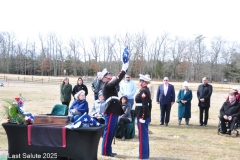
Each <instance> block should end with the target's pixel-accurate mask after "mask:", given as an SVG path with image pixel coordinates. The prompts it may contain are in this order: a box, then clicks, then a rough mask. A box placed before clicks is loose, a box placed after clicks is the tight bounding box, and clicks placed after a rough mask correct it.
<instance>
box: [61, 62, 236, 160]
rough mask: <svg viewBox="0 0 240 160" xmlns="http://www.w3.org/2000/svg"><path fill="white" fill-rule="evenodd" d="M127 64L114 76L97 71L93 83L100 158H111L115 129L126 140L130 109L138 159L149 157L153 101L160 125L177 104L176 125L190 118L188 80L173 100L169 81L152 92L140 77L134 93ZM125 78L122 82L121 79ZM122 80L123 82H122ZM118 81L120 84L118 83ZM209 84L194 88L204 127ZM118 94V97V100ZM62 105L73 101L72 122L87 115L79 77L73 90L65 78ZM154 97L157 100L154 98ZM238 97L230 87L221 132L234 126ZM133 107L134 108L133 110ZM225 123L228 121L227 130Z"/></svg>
mask: <svg viewBox="0 0 240 160" xmlns="http://www.w3.org/2000/svg"><path fill="white" fill-rule="evenodd" d="M127 69H128V63H126V64H123V67H122V70H121V71H120V72H119V74H118V75H117V76H116V77H115V76H113V75H112V73H111V72H109V71H107V69H104V70H103V71H102V72H98V73H97V76H96V77H95V79H94V80H93V83H92V91H93V93H94V100H95V101H94V104H93V107H92V110H91V114H92V115H91V116H92V117H93V118H95V119H96V120H97V121H99V122H100V123H101V124H105V129H104V133H103V136H102V138H103V140H102V155H104V156H110V157H114V156H116V155H117V153H114V152H113V151H112V141H113V138H114V136H115V132H116V129H117V128H118V127H119V128H120V135H121V138H122V140H123V141H125V130H124V125H125V124H127V123H130V122H132V121H134V119H132V117H131V112H130V111H131V110H132V109H134V117H136V122H137V128H138V139H139V158H140V159H147V158H149V152H150V151H149V150H150V147H149V135H148V134H149V129H148V126H149V124H150V122H151V109H152V101H154V100H155V101H156V103H157V104H159V108H160V118H159V120H160V125H165V126H168V125H169V122H170V117H171V116H170V113H171V107H172V105H173V104H174V103H175V102H176V103H177V104H178V125H179V126H180V125H182V123H183V122H182V119H184V120H185V124H186V125H189V123H190V118H191V100H192V97H193V93H192V90H191V89H190V85H189V83H188V82H187V81H184V82H183V84H182V89H180V90H179V92H178V93H177V97H175V89H174V85H172V84H170V83H169V78H168V77H164V78H163V83H162V84H160V85H159V86H158V88H157V90H156V95H155V91H154V85H153V84H152V83H151V78H150V75H148V74H146V75H142V74H139V91H138V92H136V84H135V83H134V82H133V81H132V80H131V76H130V75H129V74H126V72H127ZM123 79H124V80H123ZM121 81H122V82H121ZM120 82H121V84H120ZM212 91H213V89H212V85H210V84H209V83H208V79H207V77H203V79H202V83H201V84H200V85H199V86H198V89H197V99H198V107H199V126H207V124H208V118H209V108H210V104H211V103H210V102H211V101H210V100H211V95H212ZM118 92H119V93H120V94H121V97H120V98H119V97H118ZM60 93H61V98H60V99H61V101H62V104H64V105H67V106H69V103H70V101H71V96H73V98H74V101H73V103H72V104H71V106H70V107H69V112H70V116H71V121H72V122H74V121H75V120H76V119H78V118H79V117H80V116H81V115H83V114H84V113H85V112H86V113H88V112H89V105H88V102H87V100H86V96H87V95H88V88H87V87H86V85H84V83H83V79H82V78H81V77H80V78H78V80H77V84H76V85H75V86H74V87H73V89H72V86H71V84H69V79H68V78H65V79H64V80H63V83H62V84H61V87H60ZM154 97H156V99H154ZM239 101H240V94H239V93H238V88H237V87H234V88H233V93H230V94H229V95H228V97H227V98H226V102H224V103H223V106H222V107H221V109H220V114H219V121H220V122H219V123H220V127H221V130H220V133H222V134H231V131H232V130H233V128H234V124H235V123H236V122H237V121H238V120H239V117H240V106H239V105H240V103H239ZM134 106H135V107H134ZM226 122H229V125H228V126H230V127H229V130H228V131H227V127H226Z"/></svg>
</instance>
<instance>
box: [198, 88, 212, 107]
mask: <svg viewBox="0 0 240 160" xmlns="http://www.w3.org/2000/svg"><path fill="white" fill-rule="evenodd" d="M211 95H212V85H210V84H206V86H204V85H203V84H200V85H199V86H198V90H197V97H198V106H199V107H208V108H209V107H210V98H211ZM201 98H204V100H205V101H204V102H200V99H201Z"/></svg>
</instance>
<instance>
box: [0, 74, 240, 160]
mask: <svg viewBox="0 0 240 160" xmlns="http://www.w3.org/2000/svg"><path fill="white" fill-rule="evenodd" d="M76 81H77V77H75V78H70V83H71V84H72V85H75V83H76ZM0 82H2V81H0ZM4 83H5V87H0V106H2V105H3V104H4V102H3V98H7V99H13V98H14V97H17V96H18V95H19V93H22V95H23V97H24V98H25V99H26V101H25V104H24V108H25V110H26V111H28V112H31V113H32V114H34V115H37V114H46V113H50V112H51V109H52V107H53V106H54V105H55V104H57V103H61V102H60V83H59V84H58V83H56V84H49V83H44V84H42V83H38V82H32V83H31V82H27V83H23V81H9V83H8V82H4ZM153 83H154V84H155V90H156V89H157V87H158V84H160V83H162V82H157V81H153ZM170 83H171V82H170ZM85 84H86V85H87V87H88V89H89V95H88V96H87V101H88V102H89V106H90V107H89V109H90V111H91V107H92V105H93V93H92V91H91V83H90V81H85ZM172 84H173V85H174V86H175V88H176V89H175V90H176V94H177V93H178V90H179V88H180V86H181V83H180V82H173V83H172ZM136 85H137V87H138V83H137V81H136ZM190 85H191V88H192V89H193V100H192V111H191V113H192V118H191V119H190V125H189V126H187V125H184V123H183V125H181V126H178V124H177V103H175V104H174V105H173V106H172V110H171V116H170V122H169V126H168V127H166V126H159V121H160V116H159V114H160V110H159V106H158V105H157V103H156V102H153V108H152V122H151V124H150V126H149V129H150V134H149V139H150V159H166V160H177V159H189V160H193V159H194V160H195V159H211V160H215V159H221V160H223V159H231V160H233V159H236V160H237V159H239V157H240V149H239V148H240V147H239V146H240V138H239V137H236V136H235V135H231V136H229V135H218V134H217V125H218V122H219V120H218V115H219V109H220V107H221V105H222V103H223V102H224V101H225V99H226V96H227V95H228V93H229V92H230V91H231V88H232V86H233V85H231V84H212V85H213V90H214V92H213V94H212V98H211V108H210V110H209V122H208V125H207V126H206V127H203V126H198V124H199V119H198V117H199V116H198V115H199V110H198V106H197V98H196V88H197V86H198V85H199V83H190ZM71 102H72V101H71ZM0 120H1V122H2V123H3V122H6V117H4V112H3V107H0ZM183 122H184V119H183ZM16 134H17V133H16ZM0 143H1V145H0V151H7V150H8V142H7V136H6V134H5V130H4V129H3V128H2V126H0ZM101 144H102V139H100V141H99V147H98V159H137V157H138V144H139V143H138V137H137V127H136V135H135V137H134V138H133V139H129V140H128V139H127V140H126V141H121V139H116V141H115V144H113V145H112V150H113V152H116V153H117V154H118V155H117V156H116V157H114V158H110V157H104V156H101ZM0 153H1V152H0ZM0 157H1V155H0Z"/></svg>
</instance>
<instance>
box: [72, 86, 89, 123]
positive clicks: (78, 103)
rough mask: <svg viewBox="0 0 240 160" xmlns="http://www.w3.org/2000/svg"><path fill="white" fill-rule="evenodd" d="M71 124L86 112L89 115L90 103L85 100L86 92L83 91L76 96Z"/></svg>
mask: <svg viewBox="0 0 240 160" xmlns="http://www.w3.org/2000/svg"><path fill="white" fill-rule="evenodd" d="M69 112H70V117H71V119H70V120H71V122H75V121H76V120H77V119H78V118H79V117H81V116H82V115H83V114H84V113H85V112H87V113H88V102H87V101H86V99H85V91H84V90H81V91H79V92H77V93H76V94H75V100H74V101H73V103H72V105H71V107H70V109H69Z"/></svg>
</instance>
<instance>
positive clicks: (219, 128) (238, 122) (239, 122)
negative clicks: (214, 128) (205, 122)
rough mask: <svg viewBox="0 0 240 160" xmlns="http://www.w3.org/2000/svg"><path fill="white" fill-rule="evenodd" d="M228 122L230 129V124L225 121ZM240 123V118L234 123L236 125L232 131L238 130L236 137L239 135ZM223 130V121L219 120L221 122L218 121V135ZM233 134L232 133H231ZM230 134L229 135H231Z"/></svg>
mask: <svg viewBox="0 0 240 160" xmlns="http://www.w3.org/2000/svg"><path fill="white" fill-rule="evenodd" d="M225 123H226V129H227V130H229V129H230V126H229V125H228V122H225ZM239 125H240V119H239V118H238V120H237V121H236V122H235V123H234V127H233V130H232V132H233V133H234V132H236V137H238V136H239V131H238V127H239ZM220 132H221V121H220V120H219V123H218V132H217V133H218V135H219V133H220ZM231 134H232V133H231ZM231 134H229V135H231Z"/></svg>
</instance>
